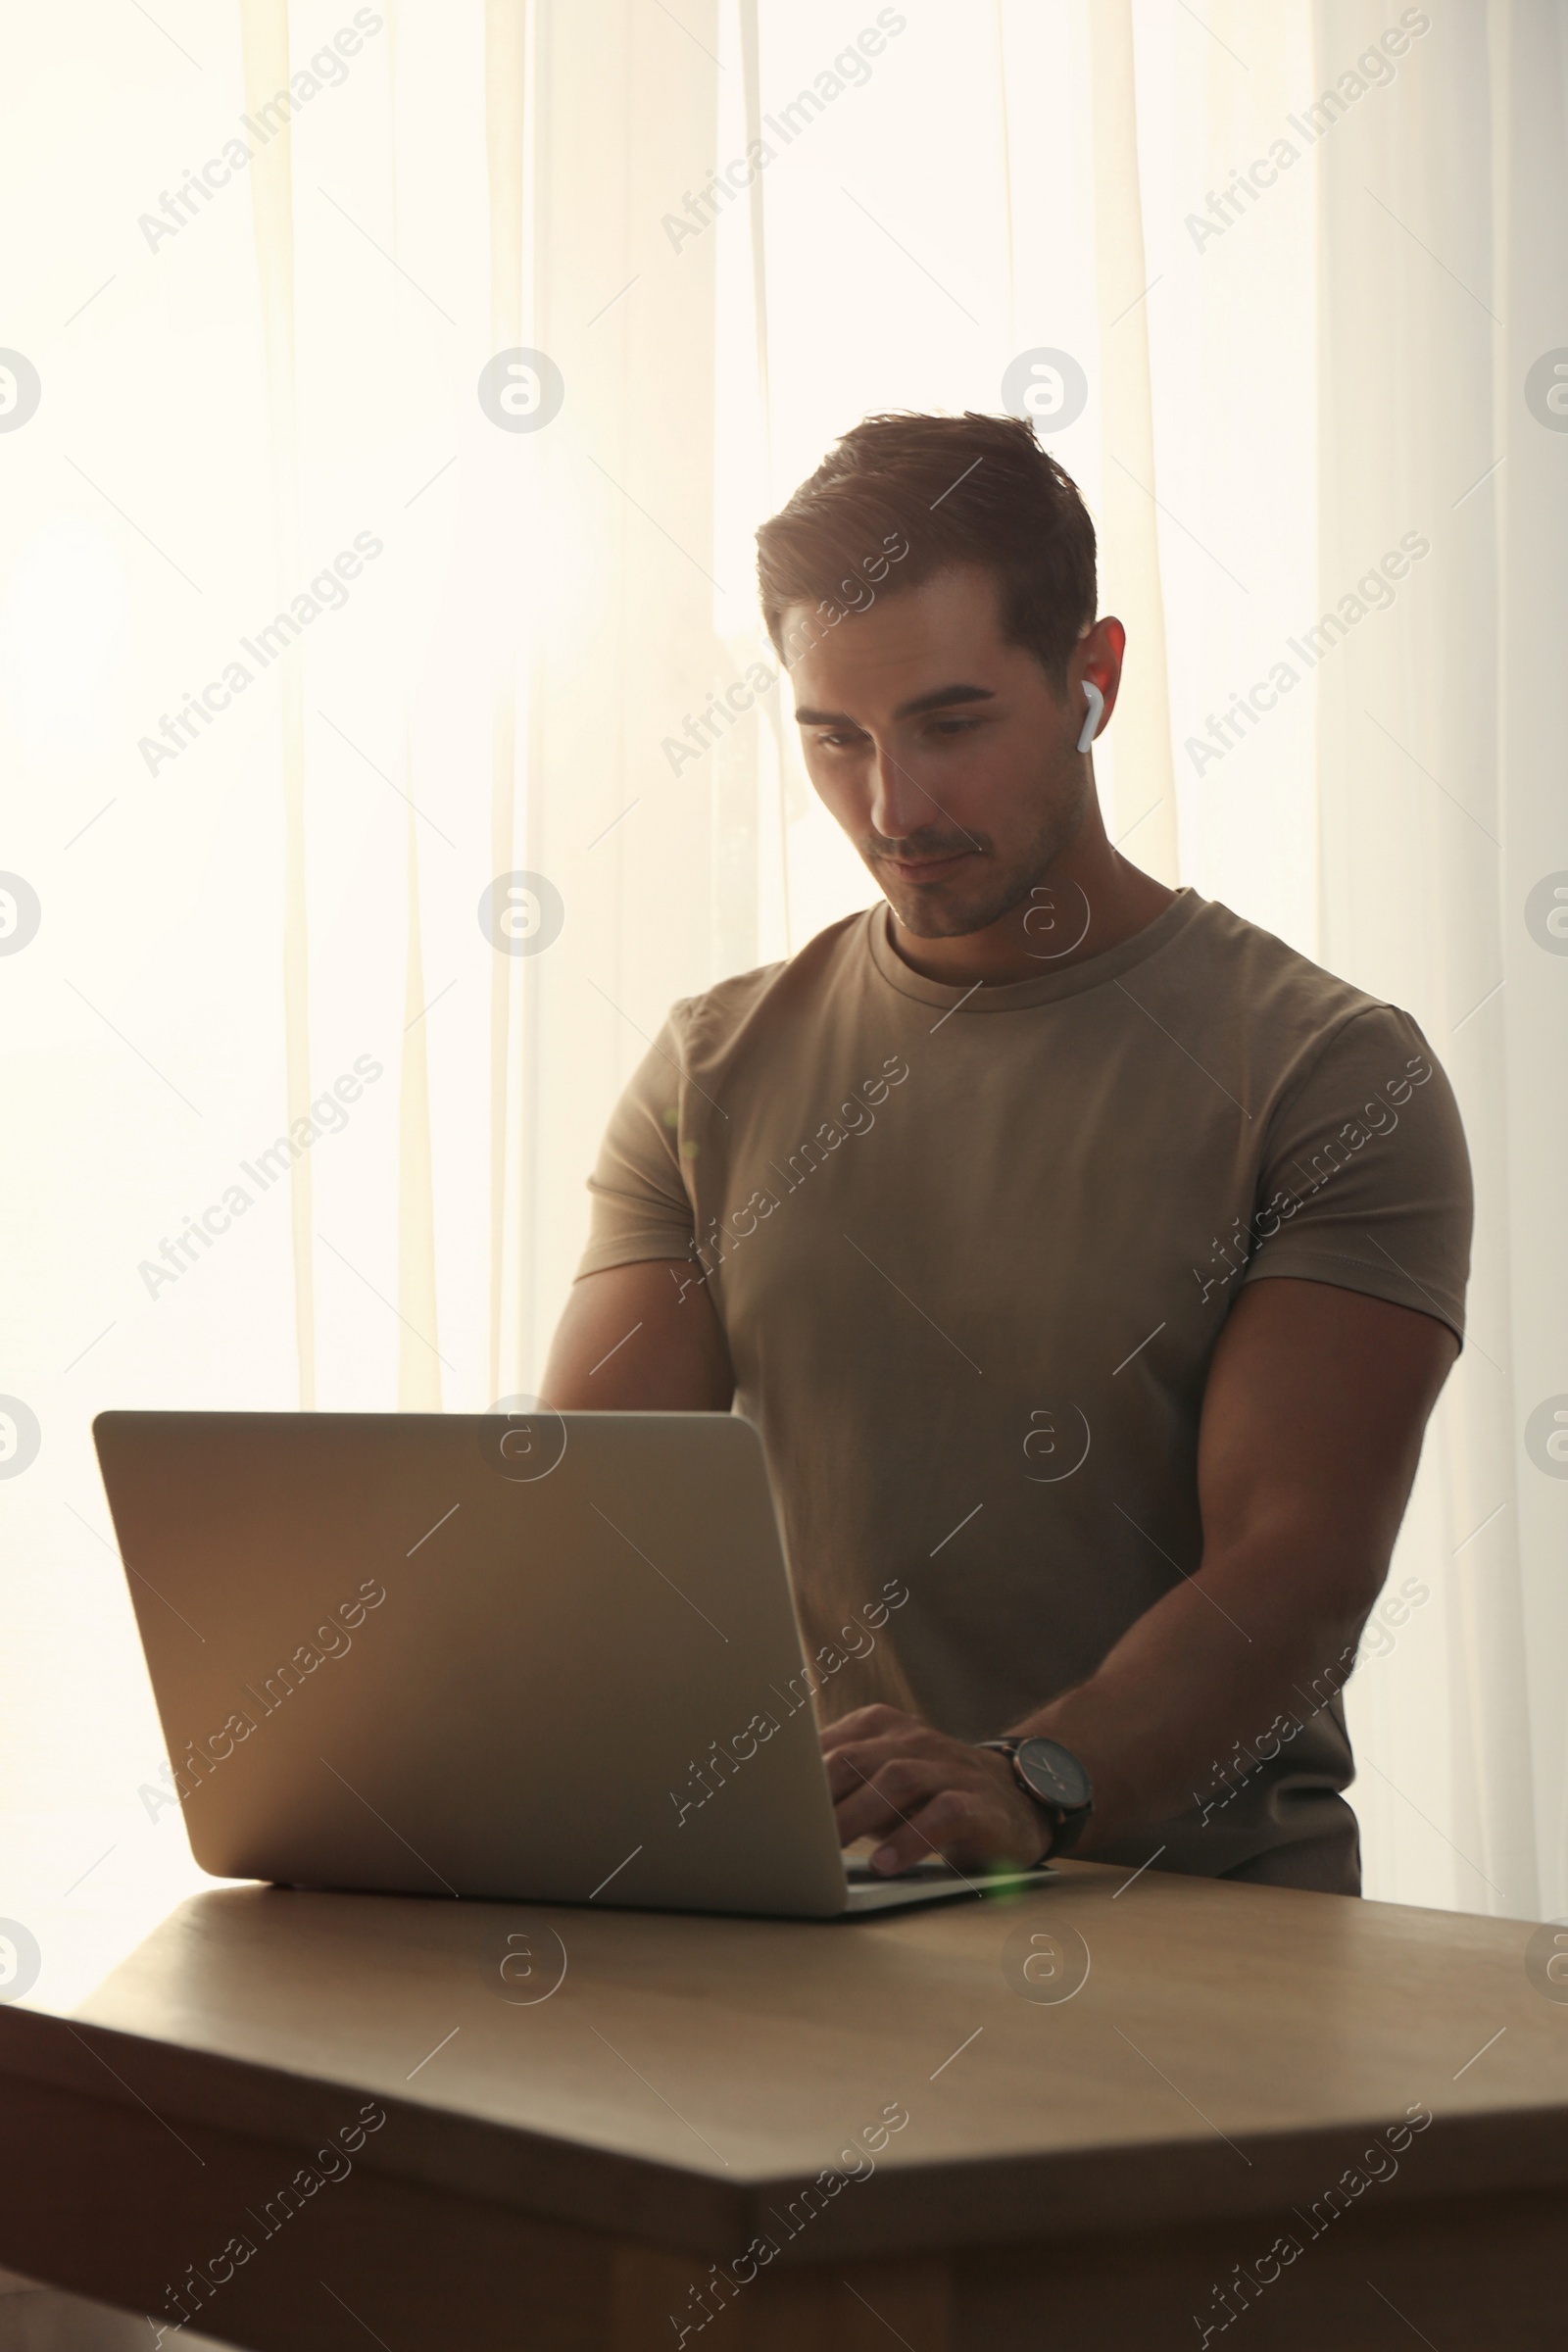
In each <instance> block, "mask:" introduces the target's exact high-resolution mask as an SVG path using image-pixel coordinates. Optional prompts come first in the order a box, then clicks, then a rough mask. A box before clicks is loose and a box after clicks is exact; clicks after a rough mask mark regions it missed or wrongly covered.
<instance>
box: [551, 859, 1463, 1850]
mask: <svg viewBox="0 0 1568 2352" xmlns="http://www.w3.org/2000/svg"><path fill="white" fill-rule="evenodd" d="M590 1190H591V1191H592V1193H593V1196H594V1216H593V1230H592V1238H591V1241H590V1243H589V1247H588V1249H587V1250H586V1252H585V1254H584V1256H583V1259H582V1263H581V1266H580V1268H579V1273H580V1274H588V1273H594V1272H597V1271H598V1270H600V1269H601V1268H604V1267H607V1266H617V1265H624V1264H628V1263H631V1262H633V1261H635V1260H639V1259H660V1258H668V1259H670V1260H672V1261H680V1262H672V1263H671V1265H670V1269H669V1272H670V1281H671V1283H672V1285H673V1286H674V1287H675V1290H676V1292H677V1294H678V1295H683V1296H690V1295H691V1293H692V1291H693V1290H695V1288H696V1287H697V1286H698V1285H699V1284H706V1286H707V1288H708V1291H709V1294H710V1296H711V1299H712V1302H713V1305H714V1307H715V1308H716V1310H717V1313H718V1317H719V1320H720V1322H721V1323H722V1325H723V1328H724V1331H725V1334H726V1337H727V1339H728V1342H729V1350H730V1355H731V1358H732V1360H733V1363H734V1367H735V1377H736V1383H737V1393H736V1410H737V1411H739V1412H741V1413H743V1414H745V1416H746V1417H747V1419H748V1420H750V1421H752V1422H754V1423H755V1425H756V1426H757V1428H758V1429H759V1431H760V1434H761V1437H762V1441H763V1445H764V1446H765V1449H766V1453H767V1459H768V1464H769V1468H770V1472H771V1475H772V1479H773V1485H774V1492H775V1495H776V1496H777V1500H778V1507H779V1513H780V1518H781V1521H782V1525H783V1529H784V1536H785V1543H786V1546H787V1550H788V1555H789V1560H790V1566H791V1574H792V1577H793V1580H794V1584H795V1589H796V1595H797V1601H798V1605H799V1607H800V1611H801V1616H802V1620H803V1625H804V1628H805V1631H806V1634H807V1640H808V1650H809V1653H813V1652H814V1653H815V1656H816V1663H817V1671H818V1674H819V1675H820V1676H821V1678H822V1688H821V1691H820V1692H819V1696H818V1706H819V1709H820V1712H821V1714H822V1716H823V1718H824V1720H831V1719H832V1718H833V1717H834V1716H836V1715H839V1714H842V1713H844V1712H846V1711H847V1710H848V1709H849V1708H851V1707H855V1706H859V1705H863V1704H864V1703H866V1701H867V1700H868V1699H871V1698H873V1697H890V1698H892V1699H894V1700H895V1701H897V1702H899V1703H902V1704H905V1705H909V1706H912V1707H913V1708H914V1710H915V1711H916V1712H918V1713H919V1714H920V1715H921V1716H922V1717H924V1718H925V1719H926V1720H927V1721H928V1722H930V1723H933V1724H936V1725H938V1726H940V1727H941V1728H943V1729H945V1730H947V1731H950V1732H952V1733H954V1734H956V1736H958V1737H959V1738H964V1739H980V1738H985V1737H987V1736H993V1735H996V1734H998V1733H1000V1732H1002V1731H1003V1730H1005V1728H1006V1727H1007V1726H1008V1725H1009V1724H1011V1723H1014V1722H1015V1721H1017V1720H1018V1719H1019V1718H1020V1717H1022V1716H1024V1715H1025V1714H1027V1713H1029V1712H1030V1711H1032V1710H1033V1709H1034V1708H1036V1707H1039V1706H1042V1705H1044V1704H1045V1703H1046V1702H1047V1701H1048V1700H1050V1699H1051V1698H1053V1697H1054V1696H1055V1695H1056V1694H1057V1693H1058V1692H1060V1691H1064V1690H1066V1689H1068V1688H1070V1687H1071V1686H1072V1685H1074V1684H1076V1683H1079V1682H1081V1681H1082V1680H1083V1679H1084V1678H1085V1677H1086V1676H1088V1675H1089V1674H1090V1673H1092V1672H1093V1670H1094V1668H1095V1667H1096V1666H1097V1665H1098V1663H1099V1662H1100V1660H1101V1659H1102V1658H1103V1656H1104V1655H1105V1653H1106V1651H1107V1650H1108V1649H1109V1648H1110V1647H1111V1645H1112V1644H1113V1643H1114V1642H1116V1640H1117V1639H1118V1637H1119V1636H1120V1635H1121V1634H1122V1633H1124V1632H1125V1631H1126V1629H1127V1627H1128V1626H1129V1625H1131V1624H1132V1623H1133V1621H1134V1620H1135V1619H1136V1618H1138V1617H1139V1616H1141V1615H1142V1614H1143V1612H1144V1611H1145V1610H1146V1609H1148V1608H1149V1607H1151V1606H1152V1603H1153V1602H1154V1601H1156V1600H1157V1599H1158V1598H1159V1597H1160V1595H1161V1594H1162V1593H1165V1592H1167V1591H1168V1590H1169V1589H1170V1588H1171V1587H1172V1586H1173V1585H1174V1584H1175V1583H1176V1581H1177V1578H1178V1576H1179V1575H1181V1574H1183V1573H1186V1574H1191V1573H1192V1572H1193V1571H1194V1570H1196V1569H1197V1568H1198V1566H1199V1565H1200V1562H1201V1555H1202V1531H1201V1521H1200V1514H1199V1504H1198V1485H1197V1452H1198V1430H1199V1416H1200V1412H1201V1406H1202V1399H1203V1384H1204V1379H1205V1376H1206V1372H1207V1367H1208V1360H1209V1355H1210V1351H1211V1350H1212V1348H1213V1346H1214V1342H1215V1340H1216V1339H1217V1337H1218V1335H1219V1331H1220V1327H1221V1325H1222V1323H1223V1322H1224V1319H1225V1316H1226V1313H1227V1312H1228V1310H1229V1308H1230V1305H1231V1303H1232V1301H1233V1299H1235V1298H1236V1297H1237V1295H1238V1293H1239V1291H1240V1289H1241V1286H1242V1284H1243V1283H1244V1282H1256V1281H1259V1280H1261V1279H1265V1278H1266V1277H1268V1276H1270V1275H1296V1276H1305V1277H1307V1278H1308V1279H1310V1280H1313V1281H1318V1282H1329V1283H1334V1284H1337V1285H1338V1286H1340V1287H1341V1288H1342V1289H1345V1290H1351V1291H1361V1292H1365V1293H1367V1294H1368V1295H1370V1296H1371V1297H1373V1298H1376V1299H1392V1300H1394V1301H1396V1302H1397V1304H1399V1305H1401V1306H1407V1307H1414V1308H1416V1309H1417V1310H1419V1311H1421V1312H1423V1313H1426V1314H1431V1315H1435V1316H1437V1317H1439V1318H1440V1319H1441V1320H1442V1321H1443V1322H1445V1323H1446V1324H1448V1325H1449V1326H1450V1327H1451V1328H1452V1330H1453V1331H1454V1332H1456V1333H1462V1316H1463V1301H1464V1286H1465V1277H1466V1272H1467V1268H1468V1257H1469V1236H1470V1217H1471V1197H1470V1175H1469V1163H1468V1159H1467V1155H1466V1152H1465V1144H1464V1136H1463V1131H1462V1129H1461V1126H1460V1123H1459V1116H1458V1111H1457V1109H1456V1107H1455V1104H1454V1101H1453V1096H1452V1094H1451V1092H1450V1090H1449V1087H1448V1084H1447V1081H1446V1078H1445V1077H1444V1075H1443V1073H1442V1071H1441V1070H1440V1069H1439V1068H1438V1067H1437V1065H1436V1063H1435V1062H1434V1060H1433V1058H1432V1055H1431V1054H1430V1053H1429V1051H1428V1049H1427V1046H1426V1042H1425V1040H1424V1038H1423V1037H1422V1035H1421V1032H1420V1031H1419V1029H1418V1028H1417V1027H1416V1025H1415V1023H1414V1022H1413V1021H1412V1020H1411V1019H1410V1018H1409V1016H1408V1015H1407V1014H1406V1013H1403V1012H1399V1011H1397V1010H1396V1009H1395V1008H1394V1007H1393V1006H1391V1005H1383V1004H1379V1003H1377V1002H1376V1001H1375V1000H1374V999H1372V998H1370V997H1366V996H1363V995H1361V994H1360V992H1359V991H1358V990H1356V989H1353V988H1350V987H1348V985H1347V984H1346V983H1345V982H1344V981H1343V980H1338V979H1336V978H1334V976H1333V975H1332V974H1331V973H1328V972H1325V971H1321V970H1319V968H1318V967H1317V966H1316V965H1315V964H1313V963H1310V962H1308V960H1307V959H1306V957H1305V956H1299V955H1298V954H1296V952H1295V951H1294V950H1293V949H1291V948H1288V947H1286V946H1285V945H1284V944H1283V942H1282V941H1280V940H1278V939H1275V938H1274V937H1273V936H1272V935H1271V934H1270V933H1268V932H1266V931H1261V930H1259V929H1257V928H1256V927H1255V926H1254V925H1253V924H1251V923H1248V922H1244V921H1243V920H1242V919H1241V918H1240V917H1239V916H1238V915H1235V914H1232V913H1231V912H1230V910H1229V908H1228V907H1222V906H1219V905H1217V904H1214V903H1211V902H1209V901H1206V900H1204V899H1201V898H1200V897H1199V896H1198V895H1197V893H1196V892H1194V891H1191V890H1184V891H1181V892H1179V893H1178V894H1177V896H1176V898H1175V899H1174V900H1173V902H1172V903H1171V905H1170V906H1169V907H1166V908H1165V909H1164V911H1163V912H1162V913H1161V914H1160V915H1159V916H1158V917H1157V918H1156V919H1155V920H1154V921H1153V922H1152V923H1151V924H1150V925H1149V926H1148V927H1147V929H1145V930H1143V931H1140V932H1139V933H1138V934H1137V935H1136V936H1135V937H1134V938H1132V939H1129V940H1127V941H1124V942H1123V944H1122V945H1121V946H1120V947H1117V948H1113V949H1111V950H1110V951H1109V952H1108V953H1107V954H1105V955H1103V956H1095V957H1093V958H1092V959H1091V960H1090V961H1088V962H1085V963H1081V964H1078V965H1076V966H1073V967H1071V968H1069V969H1066V970H1062V971H1052V970H1051V969H1050V968H1049V966H1048V965H1043V968H1042V970H1041V973H1040V976H1039V978H1038V979H1029V980H1024V981H1019V982H1017V983H1014V984H1012V985H1009V986H1005V987H996V988H991V987H987V988H980V989H974V990H969V991H965V990H963V989H959V988H952V987H947V986H944V985H942V984H941V983H939V982H937V981H933V980H927V979H923V978H921V976H920V975H919V974H918V973H916V972H914V971H912V970H911V969H910V968H909V966H908V965H907V964H906V963H905V962H904V961H903V960H902V959H901V958H900V956H898V955H897V953H896V952H895V950H894V949H893V947H892V945H891V943H890V941H889V937H888V930H887V909H886V907H884V906H882V905H881V904H878V906H876V907H873V908H870V909H868V910H867V911H866V912H865V913H863V914H858V915H855V916H852V917H851V918H849V919H848V920H847V921H844V922H841V923H836V924H834V925H833V926H832V927H831V928H830V929H828V930H826V931H823V932H822V933H820V934H819V935H818V937H816V938H815V939H813V940H811V941H810V942H809V945H808V946H807V947H805V948H803V949H802V950H801V952H800V954H799V955H797V956H792V957H791V958H790V959H789V961H788V962H786V963H777V964H770V965H767V966H766V967H765V968H763V969H762V970H760V971H755V972H747V973H744V974H742V975H741V976H740V977H738V978H736V979H732V980H725V981H722V982H721V983H720V984H719V985H718V986H717V987H716V988H712V989H710V990H709V991H708V992H707V993H706V994H705V995H703V996H700V997H693V998H689V999H687V1000H686V1001H684V1002H683V1003H680V1004H678V1005H675V1006H674V1008H673V1009H672V1011H671V1013H670V1015H669V1019H668V1021H667V1023H666V1024H665V1027H664V1029H663V1031H662V1034H661V1036H660V1038H659V1041H658V1044H657V1046H656V1047H655V1049H654V1051H653V1052H652V1053H651V1054H649V1055H648V1057H647V1059H646V1060H645V1061H644V1062H643V1064H642V1066H641V1068H640V1069H639V1070H638V1072H637V1074H636V1076H635V1077H634V1078H633V1080H632V1082H631V1084H630V1086H629V1087H628V1088H627V1090H626V1092H625V1094H624V1095H623V1096H622V1098H621V1101H620V1103H619V1104H618V1105H617V1107H616V1109H615V1112H614V1115H613V1118H612V1120H611V1123H610V1127H609V1131H608V1133H607V1135H606V1137H605V1141H604V1145H603V1148H602V1150H601V1152H600V1156H599V1161H598V1165H597V1168H596V1170H595V1173H594V1175H593V1177H592V1178H591V1180H590ZM683 1286H684V1289H683ZM890 1592H898V1593H906V1594H907V1598H904V1599H902V1600H900V1601H898V1602H897V1603H896V1604H895V1606H894V1607H893V1609H892V1610H891V1611H889V1609H888V1608H887V1607H886V1605H883V1606H882V1607H881V1609H880V1617H881V1624H880V1628H879V1630H876V1631H874V1632H873V1631H872V1630H871V1628H870V1626H869V1624H868V1621H867V1616H866V1611H867V1609H868V1608H870V1609H872V1614H873V1616H874V1615H876V1614H877V1610H876V1608H875V1605H874V1604H877V1603H879V1602H882V1601H883V1597H884V1595H885V1594H886V1593H890ZM852 1653H854V1654H852ZM1350 1662H1351V1661H1350V1659H1348V1658H1341V1659H1327V1658H1326V1659H1325V1660H1324V1661H1323V1672H1322V1674H1321V1675H1320V1676H1317V1677H1313V1678H1309V1684H1308V1686H1306V1687H1303V1690H1302V1692H1301V1701H1300V1705H1299V1708H1298V1709H1297V1712H1296V1716H1295V1717H1294V1718H1292V1719H1290V1721H1291V1722H1292V1723H1293V1724H1294V1728H1287V1723H1286V1721H1285V1720H1284V1719H1276V1723H1275V1724H1274V1725H1273V1726H1264V1725H1261V1724H1260V1725H1259V1726H1258V1727H1257V1730H1258V1737H1257V1740H1255V1741H1254V1742H1248V1743H1246V1744H1245V1746H1244V1747H1243V1749H1242V1750H1241V1752H1239V1753H1233V1754H1232V1755H1231V1756H1230V1757H1219V1758H1216V1759H1215V1760H1214V1768H1213V1771H1212V1772H1210V1773H1209V1774H1208V1775H1207V1776H1206V1785H1205V1786H1203V1787H1201V1788H1200V1789H1197V1790H1195V1795H1194V1803H1193V1806H1192V1808H1191V1809H1190V1811H1189V1812H1188V1813H1186V1814H1184V1815H1183V1816H1181V1817H1180V1818H1179V1819H1178V1820H1176V1821H1173V1822H1172V1823H1170V1824H1168V1825H1166V1827H1165V1829H1164V1830H1163V1831H1161V1832H1156V1833H1154V1834H1152V1835H1151V1834H1148V1833H1145V1834H1141V1835H1140V1837H1139V1838H1137V1839H1136V1840H1135V1841H1133V1845H1130V1846H1129V1847H1128V1849H1127V1853H1126V1856H1125V1858H1126V1859H1128V1860H1133V1861H1141V1860H1143V1859H1145V1858H1146V1857H1147V1856H1148V1854H1149V1853H1150V1851H1151V1850H1152V1848H1153V1847H1155V1846H1157V1845H1159V1844H1160V1842H1161V1839H1162V1838H1163V1840H1164V1842H1165V1845H1166V1849H1167V1850H1166V1852H1165V1853H1164V1854H1163V1855H1162V1856H1161V1858H1160V1861H1159V1865H1158V1867H1160V1868H1161V1869H1182V1870H1189V1871H1195V1872H1199V1873H1202V1874H1217V1873H1219V1872H1222V1871H1233V1870H1240V1871H1241V1872H1242V1873H1243V1875H1246V1876H1249V1877H1259V1878H1269V1879H1273V1880H1276V1881H1279V1882H1283V1883H1287V1884H1297V1885H1304V1886H1319V1887H1335V1888H1342V1889H1345V1890H1347V1891H1354V1890H1355V1888H1356V1887H1358V1884H1359V1879H1358V1857H1357V1839H1356V1831H1355V1820H1354V1816H1353V1814H1352V1813H1351V1812H1350V1809H1349V1807H1348V1805H1347V1804H1346V1803H1345V1802H1344V1800H1343V1798H1342V1797H1341V1796H1340V1795H1339V1794H1338V1793H1337V1792H1338V1791H1339V1790H1340V1789H1343V1788H1345V1787H1346V1786H1347V1784H1348V1781H1349V1780H1350V1778H1351V1774H1352V1765H1351V1760H1350V1751H1349V1745H1348V1740H1347V1738H1346V1734H1345V1724H1344V1714H1343V1708H1342V1705H1341V1702H1340V1699H1339V1697H1338V1695H1337V1693H1338V1690H1339V1686H1340V1684H1342V1683H1343V1682H1344V1680H1345V1678H1346V1674H1347V1672H1348V1667H1349V1664H1350ZM1260 1750H1261V1751H1262V1752H1261V1753H1260V1752H1259V1751H1260ZM1134 1848H1136V1850H1134ZM1282 1848H1288V1849H1289V1851H1284V1852H1282V1851H1280V1850H1279V1849H1282Z"/></svg>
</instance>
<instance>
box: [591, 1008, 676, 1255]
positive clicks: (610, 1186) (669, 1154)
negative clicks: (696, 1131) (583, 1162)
mask: <svg viewBox="0 0 1568 2352" xmlns="http://www.w3.org/2000/svg"><path fill="white" fill-rule="evenodd" d="M678 1014H679V1007H678V1006H677V1007H676V1010H675V1011H674V1012H672V1013H671V1015H670V1017H669V1019H668V1020H667V1021H666V1022H665V1023H664V1026H663V1028H662V1030H661V1031H660V1033H659V1036H658V1038H657V1039H656V1040H655V1043H654V1046H653V1049H652V1051H651V1052H650V1053H649V1054H647V1055H646V1056H645V1058H644V1059H643V1061H642V1063H641V1064H640V1066H639V1068H638V1069H637V1071H636V1073H635V1075H634V1076H633V1078H632V1080H631V1083H630V1084H629V1085H628V1087H627V1088H626V1091H625V1093H624V1094H623V1095H622V1096H621V1098H620V1101H619V1102H618V1103H616V1105H615V1107H614V1110H613V1113H612V1114H611V1120H610V1125H609V1126H608V1127H607V1128H606V1130H605V1139H604V1142H603V1143H602V1144H601V1146H600V1148H599V1157H598V1159H597V1161H596V1162H595V1165H594V1172H593V1174H592V1175H591V1176H590V1177H589V1179H588V1190H589V1192H590V1193H591V1194H592V1196H593V1215H592V1222H591V1224H590V1227H589V1234H588V1247H587V1249H586V1250H584V1251H583V1253H582V1257H581V1259H580V1261H579V1263H578V1266H577V1272H576V1276H575V1277H574V1279H575V1280H578V1281H580V1280H581V1279H582V1277H583V1275H584V1274H600V1273H603V1272H604V1271H605V1269H606V1268H607V1267H608V1266H629V1265H635V1264H636V1263H637V1262H638V1260H639V1259H643V1258H675V1257H680V1258H684V1257H688V1256H690V1254H691V1248H692V1243H693V1240H694V1238H695V1234H696V1224H695V1220H694V1218H693V1215H692V1203H691V1199H690V1196H689V1195H688V1193H687V1190H686V1186H685V1183H684V1181H683V1179H682V1176H681V1165H680V1139H679V1126H678V1121H679V1116H680V1103H679V1088H680V1070H681V1053H680V1041H679V1037H678V1035H677V1030H676V1022H677V1018H678Z"/></svg>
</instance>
